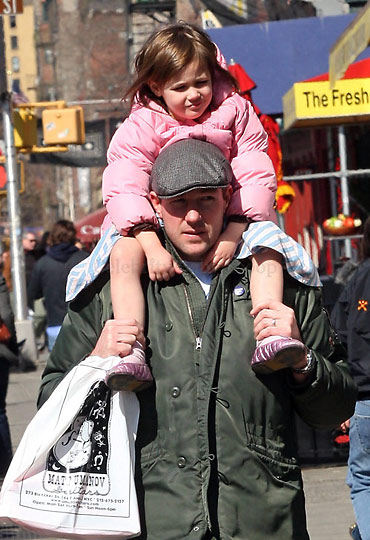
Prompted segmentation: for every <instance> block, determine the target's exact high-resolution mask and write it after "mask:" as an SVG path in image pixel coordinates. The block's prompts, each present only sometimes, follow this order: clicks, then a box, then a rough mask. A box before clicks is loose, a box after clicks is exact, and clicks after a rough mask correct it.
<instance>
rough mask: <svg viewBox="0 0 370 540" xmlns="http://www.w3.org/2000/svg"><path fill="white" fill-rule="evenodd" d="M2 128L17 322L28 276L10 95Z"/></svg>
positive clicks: (23, 312)
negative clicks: (25, 264)
mask: <svg viewBox="0 0 370 540" xmlns="http://www.w3.org/2000/svg"><path fill="white" fill-rule="evenodd" d="M2 105H3V128H4V138H5V157H6V162H5V165H6V175H7V183H6V194H7V203H8V216H9V221H10V248H11V251H10V255H11V261H12V283H13V292H14V317H15V320H16V321H24V320H26V319H27V312H28V310H27V302H26V298H27V295H26V278H25V273H24V251H23V246H22V224H21V216H20V208H19V196H18V190H19V181H18V169H17V159H16V151H15V146H14V134H13V126H12V120H11V104H10V94H7V96H6V97H5V98H3V102H2Z"/></svg>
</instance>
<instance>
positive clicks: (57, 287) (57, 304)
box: [28, 219, 88, 350]
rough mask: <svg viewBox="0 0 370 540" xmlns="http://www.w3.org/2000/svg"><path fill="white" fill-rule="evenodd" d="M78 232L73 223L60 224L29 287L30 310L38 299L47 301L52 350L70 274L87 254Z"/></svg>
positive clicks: (63, 313) (64, 303)
mask: <svg viewBox="0 0 370 540" xmlns="http://www.w3.org/2000/svg"><path fill="white" fill-rule="evenodd" d="M75 243H76V229H75V227H74V225H73V223H72V222H71V221H67V220H64V219H63V220H59V221H57V222H56V223H55V225H54V226H53V227H52V229H51V231H50V235H49V239H48V247H47V249H46V254H45V255H44V256H43V257H41V259H39V260H38V261H37V263H36V264H35V266H34V268H33V271H32V275H31V282H30V284H29V287H28V297H29V303H30V307H32V306H33V303H34V301H35V300H37V299H38V298H44V301H45V309H46V318H47V327H46V334H47V338H48V348H49V350H51V349H52V348H53V345H54V343H55V340H56V337H57V335H58V333H59V330H60V327H61V325H62V322H63V319H64V316H65V314H66V313H67V302H66V301H65V288H66V282H67V277H68V274H69V272H70V270H71V269H72V268H73V267H74V266H75V265H76V264H77V263H79V262H80V261H82V260H83V259H85V258H86V257H87V256H88V254H87V253H86V252H84V251H81V250H79V249H78V248H77V247H76V245H75Z"/></svg>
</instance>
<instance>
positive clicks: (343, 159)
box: [338, 125, 352, 259]
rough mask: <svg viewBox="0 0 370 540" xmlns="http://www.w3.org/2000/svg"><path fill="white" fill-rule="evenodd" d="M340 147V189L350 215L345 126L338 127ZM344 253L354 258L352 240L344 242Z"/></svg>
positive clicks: (345, 210) (344, 205) (345, 207)
mask: <svg viewBox="0 0 370 540" xmlns="http://www.w3.org/2000/svg"><path fill="white" fill-rule="evenodd" d="M338 146H339V161H340V172H341V177H340V188H341V192H342V203H343V214H345V215H347V216H348V215H349V213H350V208H349V191H348V178H347V174H346V171H347V148H346V134H345V131H344V126H343V125H341V126H339V127H338ZM344 253H345V256H346V257H347V258H348V259H351V257H352V247H351V240H350V239H349V238H348V239H347V240H345V241H344Z"/></svg>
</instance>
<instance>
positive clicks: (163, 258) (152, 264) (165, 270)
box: [147, 245, 182, 281]
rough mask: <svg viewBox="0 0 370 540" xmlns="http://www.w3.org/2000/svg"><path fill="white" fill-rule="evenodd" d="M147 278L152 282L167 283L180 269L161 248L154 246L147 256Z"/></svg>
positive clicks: (180, 271) (179, 272)
mask: <svg viewBox="0 0 370 540" xmlns="http://www.w3.org/2000/svg"><path fill="white" fill-rule="evenodd" d="M147 265H148V272H149V278H150V279H151V280H152V281H169V280H170V279H171V278H172V277H173V276H174V275H175V274H182V270H181V268H180V267H179V266H178V264H177V263H176V262H175V261H174V260H173V258H172V256H171V255H170V254H169V253H168V251H167V250H166V249H165V248H164V247H163V246H161V245H160V246H156V247H155V248H154V249H152V250H151V251H150V253H149V254H147Z"/></svg>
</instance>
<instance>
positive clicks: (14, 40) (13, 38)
mask: <svg viewBox="0 0 370 540" xmlns="http://www.w3.org/2000/svg"><path fill="white" fill-rule="evenodd" d="M10 46H11V48H12V49H13V50H14V49H18V37H17V36H11V37H10Z"/></svg>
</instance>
